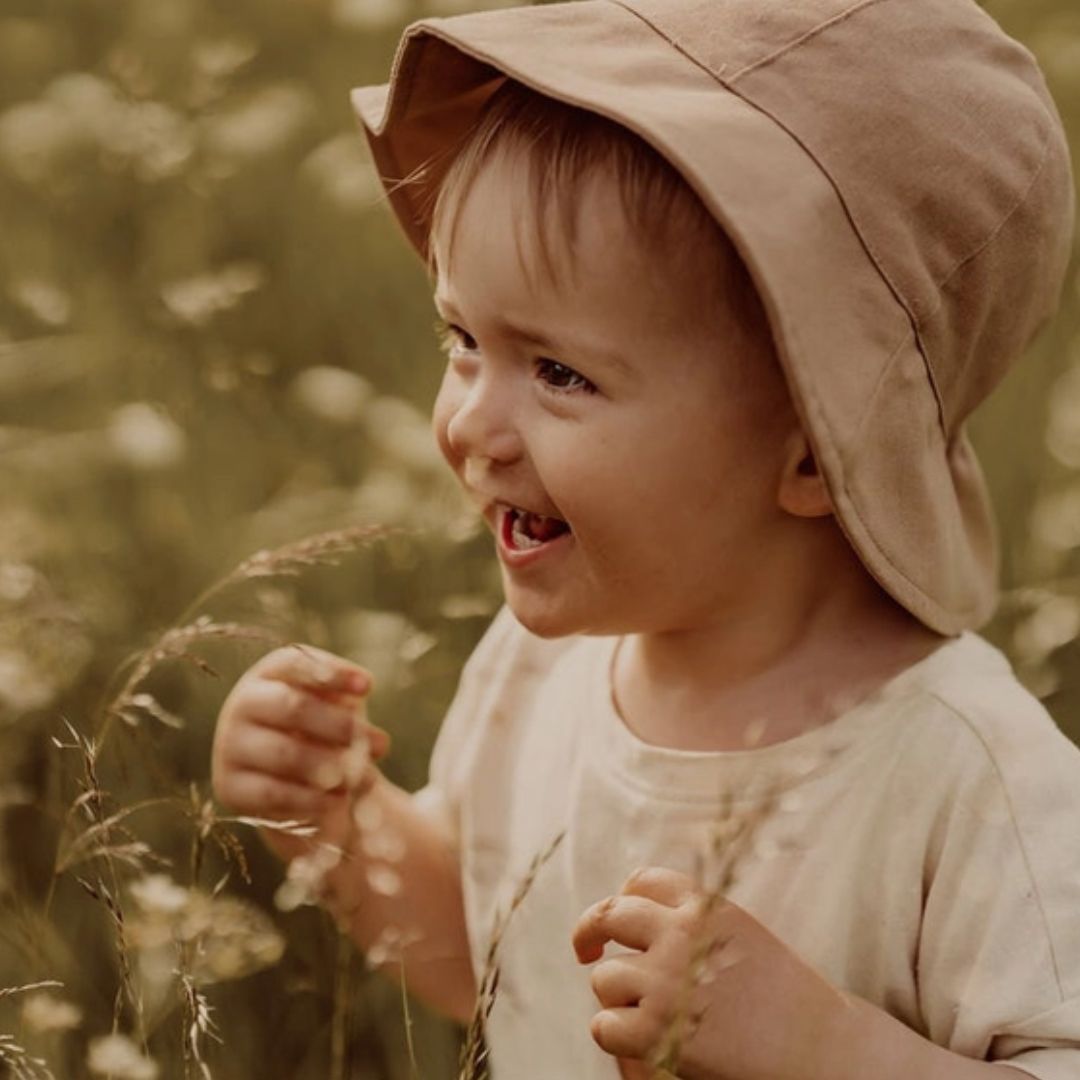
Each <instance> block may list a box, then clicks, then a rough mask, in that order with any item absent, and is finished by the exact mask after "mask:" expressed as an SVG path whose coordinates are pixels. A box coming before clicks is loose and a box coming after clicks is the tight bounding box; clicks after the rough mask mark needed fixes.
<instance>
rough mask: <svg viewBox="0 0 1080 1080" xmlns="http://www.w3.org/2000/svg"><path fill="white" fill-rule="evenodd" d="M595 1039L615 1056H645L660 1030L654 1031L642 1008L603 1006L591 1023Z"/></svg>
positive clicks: (658, 1035)
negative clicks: (609, 1007)
mask: <svg viewBox="0 0 1080 1080" xmlns="http://www.w3.org/2000/svg"><path fill="white" fill-rule="evenodd" d="M589 1030H590V1031H591V1032H592V1037H593V1041H594V1042H595V1043H596V1045H597V1046H599V1047H600V1049H601V1050H605V1051H607V1053H609V1054H611V1055H613V1056H614V1057H620V1058H636V1059H644V1058H646V1057H647V1056H648V1055H649V1052H650V1051H651V1049H652V1047H653V1046H654V1045H655V1043H656V1042H657V1040H658V1039H659V1037H660V1035H661V1034H662V1033H661V1032H654V1031H652V1030H651V1025H649V1024H648V1023H647V1021H646V1018H645V1012H644V1010H643V1009H639V1008H636V1007H635V1006H622V1007H619V1008H614V1009H603V1010H602V1011H600V1012H598V1013H597V1014H596V1015H595V1016H594V1017H593V1018H592V1022H591V1023H590V1025H589Z"/></svg>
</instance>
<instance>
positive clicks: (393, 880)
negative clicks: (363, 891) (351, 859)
mask: <svg viewBox="0 0 1080 1080" xmlns="http://www.w3.org/2000/svg"><path fill="white" fill-rule="evenodd" d="M365 876H366V878H367V883H368V886H369V887H370V889H371V891H372V892H376V893H378V894H379V895H380V896H397V895H398V893H400V892H401V875H400V874H399V873H398V872H397V871H396V870H395V869H393V867H390V866H383V865H381V864H379V863H375V864H374V865H372V866H369V867H368V868H367V871H366V874H365Z"/></svg>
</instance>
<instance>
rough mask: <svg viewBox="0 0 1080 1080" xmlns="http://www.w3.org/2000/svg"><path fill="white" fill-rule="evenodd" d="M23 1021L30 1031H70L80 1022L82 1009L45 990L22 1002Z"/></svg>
mask: <svg viewBox="0 0 1080 1080" xmlns="http://www.w3.org/2000/svg"><path fill="white" fill-rule="evenodd" d="M22 1019H23V1023H24V1024H26V1026H27V1027H28V1028H30V1029H31V1030H32V1031H36V1032H39V1033H40V1034H45V1033H46V1032H50V1031H71V1030H72V1028H77V1027H78V1026H79V1024H81V1023H82V1010H81V1009H80V1008H79V1007H78V1006H77V1005H73V1004H72V1003H71V1002H70V1001H64V1000H63V999H62V998H58V997H56V996H55V995H54V994H50V993H48V992H47V991H42V992H41V993H38V994H34V995H32V996H31V997H28V998H27V999H26V1001H24V1002H23V1007H22Z"/></svg>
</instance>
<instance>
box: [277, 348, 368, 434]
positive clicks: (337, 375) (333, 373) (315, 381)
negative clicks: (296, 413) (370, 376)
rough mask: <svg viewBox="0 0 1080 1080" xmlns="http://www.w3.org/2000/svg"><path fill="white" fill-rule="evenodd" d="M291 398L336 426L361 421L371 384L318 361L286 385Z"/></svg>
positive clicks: (354, 374) (355, 375)
mask: <svg viewBox="0 0 1080 1080" xmlns="http://www.w3.org/2000/svg"><path fill="white" fill-rule="evenodd" d="M289 392H290V393H291V395H292V397H293V400H294V401H296V403H297V404H298V405H300V406H301V407H302V408H303V409H305V410H306V411H307V412H309V413H311V415H312V416H314V417H316V418H317V419H319V420H323V421H325V422H326V423H328V424H334V425H337V426H339V427H348V426H350V425H354V424H357V423H359V422H360V421H361V419H362V418H363V415H364V407H365V406H366V405H367V403H368V402H369V401H370V400H371V396H372V390H371V384H370V383H369V382H368V381H367V380H366V379H364V378H363V377H361V376H360V375H357V374H356V373H355V372H354V371H348V370H346V369H345V368H340V367H333V366H331V365H329V364H318V365H316V366H314V367H309V368H306V369H305V370H304V371H301V372H300V374H299V375H297V376H296V378H295V379H293V381H292V386H291V387H290V388H289Z"/></svg>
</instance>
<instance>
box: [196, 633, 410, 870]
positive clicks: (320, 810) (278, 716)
mask: <svg viewBox="0 0 1080 1080" xmlns="http://www.w3.org/2000/svg"><path fill="white" fill-rule="evenodd" d="M370 689H371V676H370V675H369V674H368V672H366V671H365V670H364V669H363V668H361V667H358V666H357V665H356V664H353V663H350V662H349V661H348V660H344V659H342V658H341V657H340V656H335V655H334V654H333V653H329V652H325V651H324V650H322V649H316V648H313V647H311V646H308V645H303V646H301V645H290V646H286V647H284V648H281V649H275V650H274V652H272V653H269V654H268V655H266V656H264V657H263V658H262V659H261V660H259V661H258V662H257V663H255V664H254V665H252V667H251V668H249V669H248V671H247V672H245V674H244V675H243V676H242V677H241V678H240V680H239V682H237V684H236V686H235V687H234V688H233V690H232V693H230V694H229V696H228V698H226V700H225V704H224V705H223V706H222V708H221V713H220V715H219V716H218V724H217V731H216V733H215V736H214V748H213V756H212V777H213V787H214V794H215V795H216V797H217V798H218V799H219V800H220V801H221V802H222V803H224V804H225V805H226V806H229V807H231V808H232V809H233V810H234V811H235V812H237V813H240V814H245V815H249V816H251V817H261V818H272V819H276V820H299V821H309V822H312V823H313V824H315V825H317V826H318V827H319V840H320V841H324V842H329V843H334V844H344V843H345V841H346V839H347V837H348V835H349V832H350V820H349V817H350V808H351V807H350V803H351V800H352V799H355V798H356V797H357V796H358V795H360V794H363V793H364V792H365V791H366V790H367V789H368V788H370V787H371V785H372V784H373V783H374V782H375V780H376V779H377V776H378V771H377V770H376V769H375V767H374V765H373V764H369V765H368V766H367V769H366V770H365V772H364V774H363V775H362V776H360V777H355V776H354V777H351V778H349V777H348V772H349V769H350V764H349V756H348V752H349V750H350V747H353V745H354V743H355V742H356V741H357V740H358V739H363V740H366V741H367V744H368V748H369V752H370V758H371V761H372V762H374V761H377V760H379V759H380V758H381V757H383V756H384V755H385V754H386V752H387V750H388V749H389V736H388V735H387V734H386V733H385V732H384V731H382V730H380V729H379V728H376V727H373V726H372V725H370V724H368V723H367V721H366V720H364V719H363V715H362V711H361V706H362V702H363V699H364V698H365V697H366V695H367V694H368V692H369V691H370ZM353 757H354V758H355V755H353ZM347 780H351V785H350V784H349V783H348V782H347ZM264 836H265V838H266V840H267V843H268V844H269V845H270V847H271V848H272V849H273V850H275V851H276V852H277V854H278V855H279V856H281V857H282V858H285V859H291V858H293V857H294V856H296V855H298V854H301V853H302V852H304V851H305V850H307V848H308V846H309V845H308V842H307V841H304V840H303V839H301V838H299V837H295V836H290V835H287V834H285V833H280V832H277V831H274V830H264Z"/></svg>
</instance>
